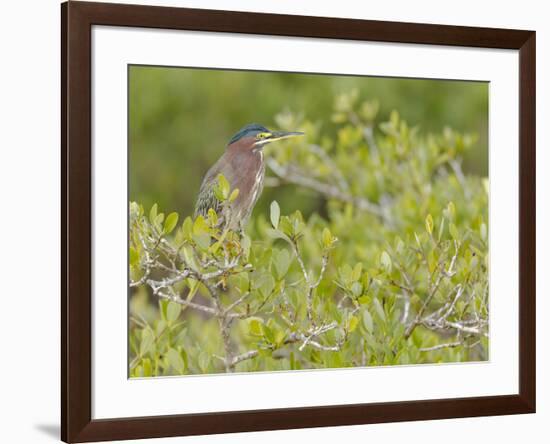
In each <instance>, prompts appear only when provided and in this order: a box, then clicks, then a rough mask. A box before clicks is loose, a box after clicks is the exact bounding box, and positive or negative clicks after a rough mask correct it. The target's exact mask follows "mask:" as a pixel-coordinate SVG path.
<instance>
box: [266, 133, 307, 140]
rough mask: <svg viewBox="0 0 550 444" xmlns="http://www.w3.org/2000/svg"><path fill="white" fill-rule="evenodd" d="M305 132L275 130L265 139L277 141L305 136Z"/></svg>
mask: <svg viewBox="0 0 550 444" xmlns="http://www.w3.org/2000/svg"><path fill="white" fill-rule="evenodd" d="M303 135H304V133H302V132H300V131H273V132H272V133H271V135H270V136H269V137H267V138H266V139H265V141H266V142H275V141H276V140H282V139H288V138H290V137H296V136H303Z"/></svg>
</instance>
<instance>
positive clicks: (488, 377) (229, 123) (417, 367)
mask: <svg viewBox="0 0 550 444" xmlns="http://www.w3.org/2000/svg"><path fill="white" fill-rule="evenodd" d="M61 17H62V20H61V23H62V29H61V33H62V48H61V54H62V98H61V99H62V119H61V120H62V127H61V133H62V158H61V162H62V169H61V170H62V177H61V181H62V221H63V223H62V246H61V248H62V252H63V255H62V257H63V258H62V283H63V285H62V312H61V314H62V326H61V331H62V344H61V347H62V366H61V368H62V384H61V386H62V393H61V397H62V403H61V404H62V411H61V416H62V422H61V424H62V427H61V429H62V439H63V440H64V441H66V442H88V441H104V440H115V439H133V438H148V437H163V436H178V435H196V434H209V433H229V432H242V431H258V430H275V429H285V428H304V427H320V426H335V425H352V424H368V423H379V422H392V421H411V420H426V419H438V418H453V417H466V416H482V415H503V414H517V413H531V412H534V411H535V33H534V32H531V31H520V30H506V29H484V28H466V27H457V26H441V25H424V24H411V23H394V22H378V21H364V20H351V19H335V18H321V17H302V16H290V15H271V14H256V13H243V12H228V11H211V10H198V9H183V8H167V7H152V6H134V5H121V4H106V3H89V2H85V3H84V2H77V1H71V2H68V3H64V4H63V5H62V7H61Z"/></svg>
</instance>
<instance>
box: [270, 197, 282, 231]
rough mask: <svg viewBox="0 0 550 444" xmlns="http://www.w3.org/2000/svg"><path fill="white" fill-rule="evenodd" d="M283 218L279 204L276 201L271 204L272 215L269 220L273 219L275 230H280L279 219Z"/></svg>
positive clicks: (272, 223)
mask: <svg viewBox="0 0 550 444" xmlns="http://www.w3.org/2000/svg"><path fill="white" fill-rule="evenodd" d="M280 217H281V209H280V208H279V204H278V203H277V201H276V200H274V201H273V202H271V206H270V213H269V218H270V219H271V225H273V228H275V229H277V228H279V219H280Z"/></svg>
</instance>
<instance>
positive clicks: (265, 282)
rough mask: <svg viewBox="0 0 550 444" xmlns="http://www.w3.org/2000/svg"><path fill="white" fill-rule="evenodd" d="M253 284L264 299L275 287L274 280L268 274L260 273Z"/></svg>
mask: <svg viewBox="0 0 550 444" xmlns="http://www.w3.org/2000/svg"><path fill="white" fill-rule="evenodd" d="M255 284H256V288H257V289H258V291H259V292H260V294H261V295H262V297H263V298H264V299H265V298H267V297H268V296H269V295H270V294H271V292H272V291H273V289H274V288H275V281H274V279H273V276H271V275H270V274H264V275H261V276H260V278H259V279H258V280H257V281H256V282H255Z"/></svg>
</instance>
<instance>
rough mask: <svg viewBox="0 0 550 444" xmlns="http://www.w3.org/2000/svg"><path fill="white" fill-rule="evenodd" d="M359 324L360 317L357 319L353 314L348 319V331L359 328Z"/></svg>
mask: <svg viewBox="0 0 550 444" xmlns="http://www.w3.org/2000/svg"><path fill="white" fill-rule="evenodd" d="M357 325H359V319H357V316H352V317H351V318H349V321H348V331H349V332H350V333H351V332H352V331H353V330H355V329H356V328H357Z"/></svg>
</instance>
